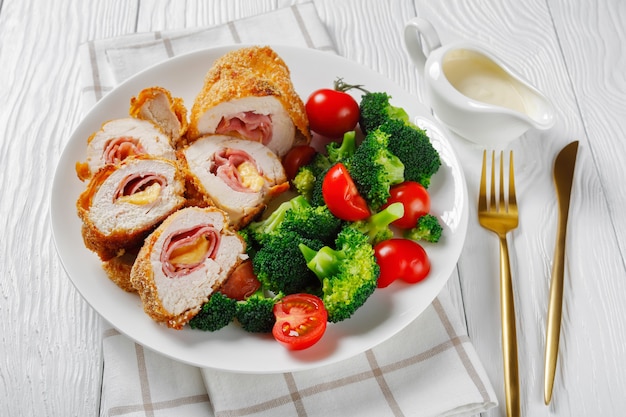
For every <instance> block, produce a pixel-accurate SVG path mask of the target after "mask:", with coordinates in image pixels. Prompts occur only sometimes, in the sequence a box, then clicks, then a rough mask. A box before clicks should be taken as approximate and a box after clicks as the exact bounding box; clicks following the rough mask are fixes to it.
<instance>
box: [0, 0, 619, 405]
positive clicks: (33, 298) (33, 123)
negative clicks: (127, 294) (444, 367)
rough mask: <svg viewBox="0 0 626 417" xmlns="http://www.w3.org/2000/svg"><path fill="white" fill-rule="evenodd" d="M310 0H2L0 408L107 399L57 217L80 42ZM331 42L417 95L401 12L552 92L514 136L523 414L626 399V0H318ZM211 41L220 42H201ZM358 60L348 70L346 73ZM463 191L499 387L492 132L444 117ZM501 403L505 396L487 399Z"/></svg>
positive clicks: (471, 289) (97, 338)
mask: <svg viewBox="0 0 626 417" xmlns="http://www.w3.org/2000/svg"><path fill="white" fill-rule="evenodd" d="M304 1H305V0H258V1H257V0H238V1H232V0H187V1H185V2H180V1H165V0H141V1H128V0H110V1H106V2H81V1H78V0H54V1H53V2H51V3H50V2H48V3H43V2H42V1H41V0H4V1H1V2H0V62H1V63H2V65H0V102H1V103H2V111H0V167H1V168H0V189H1V190H2V199H0V214H1V215H0V233H1V235H2V237H3V238H2V240H0V257H1V258H2V260H3V261H2V263H1V265H2V266H1V267H0V268H1V269H0V273H1V276H2V278H0V315H2V317H3V320H2V324H1V325H0V415H2V416H5V415H6V416H15V415H50V416H95V415H98V414H99V411H98V410H99V392H100V383H101V366H102V358H101V353H100V342H101V331H100V318H99V316H98V315H97V314H96V313H95V312H94V311H93V310H92V309H91V308H90V307H89V306H88V305H87V304H86V303H85V302H84V301H83V300H82V298H81V297H80V295H79V294H78V293H77V292H76V291H75V290H74V288H73V287H72V286H71V283H70V281H69V279H67V277H66V276H65V273H64V272H63V269H62V266H61V264H60V262H59V260H58V257H57V255H56V252H55V250H54V245H53V242H52V235H51V232H50V226H49V220H48V212H49V200H50V191H49V190H50V185H51V181H52V177H53V175H54V171H55V167H56V161H57V159H58V157H59V155H60V153H61V151H62V149H63V146H64V145H65V143H66V141H67V140H68V138H69V136H70V134H71V132H72V130H73V129H74V127H75V126H76V125H77V124H78V122H79V121H80V118H81V115H82V114H83V109H82V107H81V103H80V99H79V97H80V91H79V89H80V85H79V70H80V68H79V62H78V56H77V47H78V45H80V44H81V43H82V42H85V41H87V40H90V39H97V38H105V37H111V36H117V35H122V34H127V33H134V32H145V31H153V30H165V29H176V28H185V27H199V26H204V25H214V24H219V23H224V22H227V21H229V20H232V19H239V18H243V17H246V16H251V15H254V14H258V13H263V12H267V11H270V10H274V9H276V8H278V7H287V6H289V5H291V4H293V3H296V2H304ZM314 3H315V5H316V8H317V10H318V13H319V15H320V17H321V19H322V21H323V22H324V23H325V24H326V26H327V28H328V31H329V33H330V35H331V37H332V38H333V39H334V42H335V46H336V48H337V50H338V52H339V53H340V54H341V55H343V56H345V57H346V58H348V59H351V60H354V61H356V62H359V63H360V64H362V65H364V66H366V67H369V68H372V69H374V70H376V71H378V72H380V73H381V74H383V75H384V76H386V77H388V78H390V79H391V80H393V81H394V82H396V83H397V84H399V85H400V86H402V87H403V88H405V89H406V90H407V91H409V92H411V93H413V94H416V96H417V95H419V94H420V93H421V92H420V84H419V79H418V77H417V71H416V68H415V67H414V66H413V64H412V63H411V62H410V60H409V58H408V55H407V54H406V52H405V50H404V45H403V42H402V31H403V26H404V23H405V22H406V21H407V20H408V19H410V18H411V17H413V16H421V17H425V18H427V19H429V20H430V21H431V22H432V23H433V25H434V26H435V28H436V29H437V31H438V33H439V36H440V38H441V40H442V42H443V43H444V44H445V43H449V42H453V41H455V40H460V39H471V40H476V41H479V42H483V43H485V44H487V45H488V46H489V47H490V48H491V49H492V50H493V51H494V52H495V53H496V54H497V55H498V56H500V57H501V58H502V59H503V60H504V61H505V62H507V63H508V64H509V65H510V66H512V67H513V68H515V69H516V70H517V71H518V72H519V73H521V74H522V75H523V76H524V77H525V78H527V79H528V80H529V81H530V82H531V83H533V84H534V85H536V86H537V87H538V88H539V89H540V90H541V91H542V92H544V93H545V94H546V95H547V96H548V97H550V98H551V100H552V101H553V103H554V104H555V107H556V110H557V123H556V126H555V127H554V128H553V129H552V130H550V131H549V132H545V133H538V132H532V131H531V132H529V133H527V134H526V135H524V136H523V137H522V138H521V139H520V140H518V141H516V142H514V143H513V144H512V145H511V146H510V149H513V150H514V152H515V158H516V179H517V185H518V196H519V197H518V201H519V205H520V215H521V218H520V227H519V228H518V229H517V230H516V231H515V232H514V233H512V234H511V235H510V239H509V247H510V250H511V262H512V264H511V267H512V271H513V278H514V286H515V291H516V299H515V301H516V306H517V311H518V317H517V324H518V338H519V342H518V343H519V361H520V371H521V383H522V392H521V395H522V411H523V415H527V416H533V417H535V416H539V417H541V416H558V417H561V416H581V417H582V416H591V415H602V416H621V415H625V414H626V396H625V395H624V392H626V376H625V375H624V372H623V370H624V369H626V304H625V303H624V302H623V299H624V294H626V279H625V278H626V261H625V256H624V253H625V248H626V217H624V216H622V215H621V212H622V207H624V206H625V205H626V195H625V194H624V193H623V192H622V190H621V189H622V188H623V187H622V181H621V178H623V175H624V168H623V167H624V166H625V162H626V161H625V159H626V141H624V137H625V136H626V135H625V133H626V118H624V108H626V77H625V76H624V74H626V56H625V54H624V51H623V42H622V40H623V39H624V38H625V37H626V33H624V32H625V30H626V29H625V26H624V24H623V22H624V21H626V3H624V2H623V1H619V0H610V1H607V2H603V3H602V5H599V4H597V2H584V1H582V0H577V1H563V0H529V1H526V2H517V1H514V0H503V1H495V0H476V1H473V2H459V1H453V0H444V1H440V2H432V1H428V0H390V1H379V0H341V1H339V0H315V1H314ZM207 46H210V45H207ZM338 75H340V76H344V77H346V79H347V78H348V75H343V74H338ZM451 138H452V139H451V140H452V141H453V145H454V146H455V149H456V151H457V154H458V155H459V157H460V159H461V161H462V165H463V168H464V171H465V174H466V179H467V185H468V191H469V196H470V225H469V230H468V240H467V242H466V245H465V247H464V250H463V253H462V256H461V259H460V260H459V263H458V265H457V269H456V271H455V273H454V274H453V276H452V277H451V279H450V281H449V284H448V285H447V286H446V288H445V291H449V292H450V293H452V295H453V300H455V301H456V302H457V303H459V304H463V305H464V307H465V312H466V313H465V318H466V319H467V325H468V330H469V334H470V337H471V339H472V341H473V343H474V346H475V347H476V350H477V352H478V354H479V356H480V358H481V359H482V361H483V364H484V365H485V368H486V370H487V373H488V375H489V377H490V379H491V382H492V383H493V385H494V388H495V390H496V392H497V393H498V395H499V396H500V403H501V404H504V399H503V394H502V393H503V388H502V386H503V384H502V376H501V375H502V363H501V351H500V312H499V298H498V297H499V296H498V260H499V258H498V248H497V240H496V238H495V236H493V235H492V234H490V233H489V232H487V231H486V230H484V229H482V228H481V227H480V226H479V225H478V223H477V221H476V210H475V203H476V193H477V189H478V174H479V172H478V170H479V167H480V157H481V152H482V149H481V148H479V147H477V146H475V145H472V144H470V143H468V142H467V141H465V140H463V139H461V138H458V137H456V136H454V135H451ZM573 139H578V140H580V141H581V145H580V149H579V157H578V164H577V170H576V177H575V185H574V190H573V196H572V198H573V199H572V207H571V211H570V225H569V230H568V248H567V252H566V261H567V266H566V281H565V300H564V310H563V311H564V315H563V329H562V339H561V348H560V356H559V366H558V367H557V379H556V383H555V391H554V397H553V402H552V404H551V405H550V406H549V407H546V406H544V405H543V394H542V393H543V386H542V381H543V349H544V343H545V336H544V332H545V316H546V311H547V305H546V304H547V299H548V289H549V276H550V268H551V263H552V256H553V250H554V248H553V245H554V236H555V231H556V226H555V224H556V223H555V222H556V197H555V195H554V187H553V185H552V179H551V178H552V174H551V170H552V164H553V160H554V157H555V155H556V153H557V152H558V150H560V149H561V148H562V147H563V146H564V145H565V144H566V143H568V142H569V141H571V140H573ZM496 416H504V408H503V405H501V406H500V407H498V408H496V409H493V410H491V411H490V412H488V413H485V414H484V416H483V417H496Z"/></svg>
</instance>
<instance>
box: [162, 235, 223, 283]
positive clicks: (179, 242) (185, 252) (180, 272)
mask: <svg viewBox="0 0 626 417" xmlns="http://www.w3.org/2000/svg"><path fill="white" fill-rule="evenodd" d="M219 245H220V233H219V231H218V230H217V229H215V227H214V226H213V225H210V224H204V225H197V226H194V227H192V228H190V229H185V230H179V231H176V232H174V233H172V234H171V235H170V236H168V237H167V239H165V243H164V245H163V251H162V252H161V258H160V259H161V263H162V265H163V273H164V274H165V276H166V277H169V278H179V277H182V276H185V275H188V274H190V273H191V272H193V271H195V270H197V269H199V268H201V267H202V265H204V262H205V261H206V260H207V259H214V258H215V255H216V253H217V249H218V248H219Z"/></svg>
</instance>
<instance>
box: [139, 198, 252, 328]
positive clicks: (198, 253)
mask: <svg viewBox="0 0 626 417" xmlns="http://www.w3.org/2000/svg"><path fill="white" fill-rule="evenodd" d="M246 257H247V256H246V255H245V243H244V242H243V240H242V239H241V238H240V237H239V235H238V234H236V233H235V232H233V231H232V230H230V229H229V227H228V222H227V220H226V217H225V215H224V213H223V212H222V211H221V210H219V209H218V208H215V207H206V208H199V207H187V208H184V209H181V210H179V211H177V212H175V213H174V214H172V215H171V216H169V217H168V218H167V219H166V220H165V221H164V222H163V223H162V224H161V225H160V226H159V227H158V228H157V229H156V230H155V231H154V232H153V233H152V234H150V236H149V237H148V238H147V239H146V241H145V243H144V245H143V246H142V248H141V250H140V251H139V254H138V256H137V260H136V261H135V263H134V265H133V268H132V270H131V277H130V279H131V283H132V285H133V286H134V287H135V289H136V290H137V292H138V294H139V296H140V297H141V300H142V302H143V307H144V310H145V312H146V313H147V314H148V315H149V316H150V317H151V318H152V319H153V320H155V321H157V322H159V323H163V324H166V325H167V326H168V327H171V328H174V329H180V328H182V327H183V326H184V325H185V324H186V323H187V322H188V321H189V320H190V319H191V318H193V317H194V316H195V315H196V314H197V313H198V312H199V311H200V308H201V307H202V304H204V303H205V302H207V301H208V299H209V296H210V295H211V294H212V293H213V291H214V290H216V289H217V288H219V286H220V285H222V283H223V282H224V280H226V278H227V277H228V275H229V274H230V273H231V272H232V271H233V270H234V269H235V268H236V267H237V266H238V265H239V264H240V263H241V262H243V260H244V259H245V258H246Z"/></svg>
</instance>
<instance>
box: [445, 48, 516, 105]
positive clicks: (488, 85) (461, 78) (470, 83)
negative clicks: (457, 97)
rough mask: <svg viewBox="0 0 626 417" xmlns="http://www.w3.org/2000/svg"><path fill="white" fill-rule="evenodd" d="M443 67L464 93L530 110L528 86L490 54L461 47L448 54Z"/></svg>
mask: <svg viewBox="0 0 626 417" xmlns="http://www.w3.org/2000/svg"><path fill="white" fill-rule="evenodd" d="M442 67H443V73H444V74H445V76H446V78H447V79H448V81H449V82H450V84H452V86H453V87H454V88H455V89H456V90H458V91H459V92H460V93H461V94H463V95H465V96H467V97H469V98H471V99H473V100H477V101H481V102H483V103H488V104H493V105H496V106H501V107H506V108H509V109H511V110H515V111H517V112H520V113H527V111H528V109H527V106H526V104H525V102H524V95H523V89H524V86H523V85H521V84H520V83H519V82H518V81H517V80H516V79H515V78H513V77H512V76H510V75H509V74H508V73H507V72H506V71H504V70H503V69H502V68H501V67H500V66H499V65H497V64H496V63H495V62H493V61H492V60H491V59H489V58H487V57H486V56H484V55H482V54H480V53H477V52H474V51H470V50H467V49H457V50H454V51H450V52H449V53H448V54H446V56H445V57H444V59H443V65H442Z"/></svg>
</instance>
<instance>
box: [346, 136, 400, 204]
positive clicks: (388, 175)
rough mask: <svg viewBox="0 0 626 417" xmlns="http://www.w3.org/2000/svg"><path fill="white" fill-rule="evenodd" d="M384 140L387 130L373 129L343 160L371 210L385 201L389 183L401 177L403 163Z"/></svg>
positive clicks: (397, 181) (387, 139)
mask: <svg viewBox="0 0 626 417" xmlns="http://www.w3.org/2000/svg"><path fill="white" fill-rule="evenodd" d="M388 144H389V135H388V134H386V133H384V132H382V131H381V130H378V129H376V130H373V131H371V132H370V133H368V134H367V135H366V136H365V138H364V139H363V142H362V143H361V145H360V146H359V147H358V148H357V149H356V151H355V152H354V155H353V156H352V158H350V160H349V161H347V163H346V166H347V168H348V172H349V173H350V176H351V177H352V180H353V181H354V183H355V185H356V187H357V189H358V191H359V193H360V194H361V196H362V197H363V198H364V199H365V200H366V201H367V203H368V204H369V206H370V208H371V209H373V210H378V209H379V208H380V207H381V206H382V205H383V204H385V203H386V202H387V199H388V198H389V195H390V194H389V189H390V188H391V186H392V185H394V184H398V183H401V182H402V181H404V164H403V163H402V161H400V159H399V158H398V157H397V156H395V155H394V154H393V153H391V151H390V150H389V149H388Z"/></svg>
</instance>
